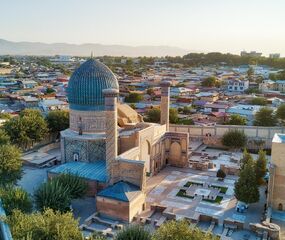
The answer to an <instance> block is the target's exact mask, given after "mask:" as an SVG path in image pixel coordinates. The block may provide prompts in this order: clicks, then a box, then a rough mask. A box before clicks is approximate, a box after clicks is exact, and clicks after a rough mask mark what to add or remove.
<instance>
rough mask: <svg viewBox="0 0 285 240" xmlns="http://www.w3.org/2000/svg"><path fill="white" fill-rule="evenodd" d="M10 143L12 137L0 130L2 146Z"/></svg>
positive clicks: (0, 143)
mask: <svg viewBox="0 0 285 240" xmlns="http://www.w3.org/2000/svg"><path fill="white" fill-rule="evenodd" d="M9 143H10V137H9V136H8V134H7V133H6V132H5V131H4V130H3V129H1V128H0V145H5V144H9Z"/></svg>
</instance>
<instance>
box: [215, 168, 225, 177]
mask: <svg viewBox="0 0 285 240" xmlns="http://www.w3.org/2000/svg"><path fill="white" fill-rule="evenodd" d="M216 176H217V178H219V179H224V178H225V177H226V176H227V175H226V173H225V172H224V171H223V169H221V168H220V169H219V170H218V171H217V174H216Z"/></svg>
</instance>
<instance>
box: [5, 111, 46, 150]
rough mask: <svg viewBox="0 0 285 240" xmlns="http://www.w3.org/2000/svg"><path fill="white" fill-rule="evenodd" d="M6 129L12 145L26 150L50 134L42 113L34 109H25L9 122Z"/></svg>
mask: <svg viewBox="0 0 285 240" xmlns="http://www.w3.org/2000/svg"><path fill="white" fill-rule="evenodd" d="M4 129H5V131H6V132H7V134H8V135H9V136H10V139H11V141H12V143H14V144H17V145H18V146H19V147H22V148H24V149H25V148H27V147H28V146H32V145H33V144H34V143H35V142H39V141H41V140H42V139H43V138H44V137H45V136H46V134H47V132H48V128H47V123H46V121H45V119H44V118H43V116H42V115H41V113H40V111H38V110H33V109H25V110H23V111H22V112H21V113H20V115H19V116H18V117H14V118H12V119H11V120H10V121H7V122H6V123H5V124H4Z"/></svg>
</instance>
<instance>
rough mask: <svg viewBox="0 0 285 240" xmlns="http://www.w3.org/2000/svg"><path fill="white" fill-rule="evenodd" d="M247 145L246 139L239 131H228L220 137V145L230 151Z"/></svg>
mask: <svg viewBox="0 0 285 240" xmlns="http://www.w3.org/2000/svg"><path fill="white" fill-rule="evenodd" d="M246 143H247V137H246V135H245V133H244V132H242V131H239V130H230V131H228V132H226V133H225V134H224V135H223V137H222V144H223V145H224V146H226V147H229V148H232V149H239V148H243V147H244V146H245V145H246Z"/></svg>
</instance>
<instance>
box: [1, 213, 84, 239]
mask: <svg viewBox="0 0 285 240" xmlns="http://www.w3.org/2000/svg"><path fill="white" fill-rule="evenodd" d="M6 222H7V223H8V224H9V226H10V229H11V232H12V236H13V239H15V240H22V239H37V240H47V239H55V240H57V239H58V240H59V239H60V240H71V239H72V240H82V233H81V231H80V229H79V227H78V220H75V219H74V218H73V214H72V213H71V212H68V213H60V212H54V211H53V210H51V209H46V210H45V211H44V212H43V213H40V212H35V213H32V214H25V213H22V212H21V211H19V210H15V211H13V213H12V215H10V216H8V217H7V219H6Z"/></svg>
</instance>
